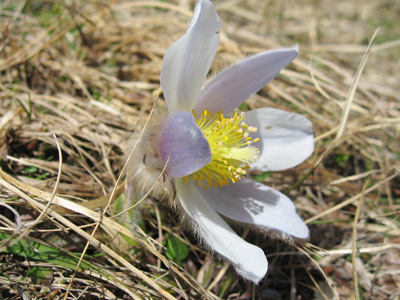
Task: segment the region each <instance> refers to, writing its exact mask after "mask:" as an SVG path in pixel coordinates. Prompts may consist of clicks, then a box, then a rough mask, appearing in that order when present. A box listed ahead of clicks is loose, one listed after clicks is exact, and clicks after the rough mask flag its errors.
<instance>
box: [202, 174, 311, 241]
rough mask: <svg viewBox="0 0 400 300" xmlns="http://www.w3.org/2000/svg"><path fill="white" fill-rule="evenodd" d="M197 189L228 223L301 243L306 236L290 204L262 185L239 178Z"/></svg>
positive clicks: (305, 231)
mask: <svg viewBox="0 0 400 300" xmlns="http://www.w3.org/2000/svg"><path fill="white" fill-rule="evenodd" d="M198 189H199V191H200V193H201V194H202V195H203V197H204V198H205V199H207V202H208V203H209V204H210V205H211V206H212V207H213V208H214V209H215V210H216V211H217V212H219V213H220V214H222V215H224V216H226V217H228V218H229V219H232V220H234V221H239V222H242V223H248V224H252V225H256V226H262V227H267V228H269V229H273V230H277V231H280V232H284V233H286V234H290V235H291V236H294V237H296V238H301V239H305V238H307V237H308V235H309V230H308V228H307V226H306V224H305V223H304V222H303V221H302V220H301V218H300V217H299V216H298V215H297V213H296V208H295V206H294V204H293V202H292V201H291V200H290V199H289V198H288V197H286V196H285V195H284V194H282V193H280V192H278V191H276V190H274V189H272V188H270V187H268V186H266V185H264V184H261V183H259V182H256V181H253V180H250V179H248V178H242V179H241V180H239V181H238V182H236V183H230V184H229V185H224V186H222V187H218V188H211V189H208V190H207V191H204V190H203V189H202V188H200V187H199V188H198Z"/></svg>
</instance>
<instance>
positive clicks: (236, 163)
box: [186, 110, 259, 190]
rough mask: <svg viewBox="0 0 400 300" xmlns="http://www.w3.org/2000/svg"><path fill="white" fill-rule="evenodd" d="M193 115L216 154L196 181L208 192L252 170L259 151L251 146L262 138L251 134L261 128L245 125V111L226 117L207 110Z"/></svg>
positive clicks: (195, 178) (195, 176) (197, 174)
mask: <svg viewBox="0 0 400 300" xmlns="http://www.w3.org/2000/svg"><path fill="white" fill-rule="evenodd" d="M193 116H194V118H195V122H196V124H197V126H199V128H200V129H201V131H202V132H203V134H204V136H205V138H206V139H207V141H208V143H209V146H210V150H211V155H212V159H211V161H210V162H209V163H208V164H207V165H206V166H205V167H203V168H202V169H200V170H199V171H197V172H195V173H193V174H191V175H190V176H192V179H193V181H197V182H198V183H199V185H200V186H203V187H204V189H205V190H207V188H211V187H218V186H222V185H226V184H228V183H229V179H230V180H231V181H232V182H237V181H238V180H240V179H241V178H242V175H244V174H246V169H249V164H250V163H252V162H254V161H255V160H256V159H257V158H258V155H259V149H257V148H256V147H253V146H251V144H252V143H254V142H257V141H259V139H258V138H256V139H253V138H252V137H250V133H252V132H256V131H257V128H256V127H252V126H248V125H247V124H245V122H243V119H244V112H242V113H240V114H238V113H235V115H234V116H233V117H232V118H225V117H224V115H223V114H222V112H218V113H217V114H215V115H211V113H210V112H209V111H207V110H204V111H203V112H202V114H201V115H200V116H199V117H197V116H196V114H195V113H194V112H193ZM188 177H189V176H186V180H188Z"/></svg>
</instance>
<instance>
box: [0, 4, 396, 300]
mask: <svg viewBox="0 0 400 300" xmlns="http://www.w3.org/2000/svg"><path fill="white" fill-rule="evenodd" d="M215 2H216V6H217V10H218V12H219V13H220V17H221V23H222V38H221V44H220V48H219V51H218V54H217V57H216V60H215V61H214V64H213V71H218V70H220V69H222V68H223V67H225V66H227V65H229V64H231V63H232V62H234V61H237V60H238V59H239V58H240V57H243V56H245V55H246V54H248V53H254V52H259V51H262V50H265V49H270V48H277V47H281V46H287V45H292V44H295V43H299V44H300V46H301V54H300V57H299V58H298V59H297V60H296V61H295V62H294V63H293V64H292V65H291V66H290V67H289V68H287V69H285V70H284V71H283V72H282V73H281V75H280V76H279V77H278V78H277V79H276V80H274V81H273V82H272V83H271V84H269V85H268V86H267V87H265V88H264V89H263V90H262V91H260V92H259V93H258V94H257V95H255V96H254V97H252V98H251V99H250V100H249V101H248V102H247V106H246V107H243V109H246V108H256V107H263V106H271V107H278V108H281V109H286V110H289V111H295V112H298V113H302V114H304V115H306V116H307V117H308V118H310V119H311V120H312V122H313V123H314V130H315V136H316V139H315V140H316V149H315V153H314V154H313V156H312V157H311V158H310V159H308V160H307V161H306V162H305V163H303V164H302V165H300V166H299V167H297V168H295V169H292V170H289V171H286V172H281V173H274V174H255V175H256V176H258V177H257V178H258V179H260V178H262V180H263V181H264V182H265V183H266V184H268V185H271V186H273V187H275V188H277V189H280V190H282V191H290V192H289V195H290V197H291V198H292V199H293V200H294V201H295V203H296V206H297V208H298V212H299V213H300V214H301V215H302V217H303V218H304V219H305V220H306V221H307V223H308V224H309V226H310V229H311V238H310V241H309V243H307V244H305V245H299V246H296V247H290V246H287V245H284V244H282V243H280V242H277V241H274V240H269V239H268V240H265V239H264V238H263V237H261V236H257V235H253V234H251V233H250V234H249V233H247V232H244V233H243V234H244V235H246V239H248V240H249V241H252V242H254V243H256V244H257V245H259V246H260V247H263V249H264V250H265V251H266V253H267V256H268V258H269V262H270V269H269V273H268V275H267V276H266V278H265V279H264V280H263V281H262V282H261V284H260V285H259V286H253V285H251V284H250V283H248V282H244V281H243V280H241V279H240V278H238V277H237V276H236V274H235V272H234V270H233V269H232V268H231V267H229V266H228V265H224V264H223V263H221V262H219V261H218V260H217V259H215V258H213V257H212V256H210V255H209V254H208V253H206V252H204V251H203V250H202V249H201V248H199V247H198V245H197V244H196V241H195V240H194V239H193V237H192V236H191V235H190V233H188V232H185V231H183V229H182V228H181V227H180V224H179V220H176V219H175V218H174V214H173V212H171V211H169V210H167V209H166V208H165V206H164V205H163V204H162V203H161V204H160V203H157V201H155V200H152V199H147V200H145V201H143V202H142V203H141V205H140V209H139V208H137V207H136V208H134V209H133V210H130V211H128V212H125V213H124V214H122V215H120V216H118V217H115V216H114V215H113V214H114V213H116V212H118V211H121V210H122V209H121V203H122V202H123V200H124V194H123V192H124V186H123V177H122V178H120V179H118V178H119V176H120V175H121V170H122V167H123V165H124V157H126V154H127V153H126V152H127V148H126V145H125V144H124V141H126V140H127V139H128V138H129V137H130V135H131V133H132V132H133V131H135V130H140V129H141V128H142V127H143V124H144V121H145V120H146V117H147V116H148V115H149V112H150V110H151V107H152V105H153V103H154V101H155V99H156V97H157V94H158V92H159V79H160V77H159V76H160V71H161V62H162V56H163V53H164V52H165V50H166V49H167V48H168V46H169V45H171V43H172V42H173V41H175V40H176V39H177V38H178V37H179V36H181V35H182V34H183V33H184V32H185V29H186V26H187V22H188V20H189V19H190V15H191V11H192V8H193V3H192V1H187V0H180V1H179V2H178V1H176V2H173V3H169V2H161V1H126V2H123V1H105V0H95V1H84V0H75V1H65V2H64V1H59V2H55V1H22V0H20V1H12V0H8V1H7V0H5V1H3V2H1V3H0V5H1V10H0V24H1V26H0V28H1V31H0V97H1V102H0V117H1V118H0V154H1V157H0V163H1V169H2V170H1V171H0V172H1V173H0V189H1V190H0V191H1V192H0V197H1V198H0V236H1V240H0V251H1V253H0V299H21V298H22V297H25V298H24V299H50V298H54V299H78V298H79V299H115V298H118V299H121V298H124V299H130V298H133V299H160V298H161V299H164V298H165V299H218V298H224V299H399V296H400V271H399V269H400V238H399V236H400V225H399V224H400V223H399V208H400V184H399V183H400V180H399V176H398V175H399V172H400V164H399V161H400V142H399V141H400V134H399V131H400V101H399V100H400V93H399V86H400V80H399V78H400V68H399V57H400V55H399V54H400V39H399V37H398V36H396V34H398V32H400V24H399V23H398V15H399V14H400V4H399V2H398V1H390V0H379V1H372V0H364V1H357V2H348V1H339V2H337V1H332V0H330V1H329V0H325V1H320V2H315V1H310V0H308V1H302V2H300V1H289V0H286V1H264V2H261V4H260V1H256V0H249V1H241V0H232V1H225V2H223V1H215ZM378 26H380V27H381V29H380V31H379V33H378V35H377V37H376V40H375V43H374V45H373V47H372V48H371V51H370V52H369V57H368V60H367V61H366V64H365V67H364V69H363V72H362V73H358V75H359V76H358V75H357V76H356V74H357V69H359V66H360V64H361V61H362V58H363V56H364V54H365V53H366V51H367V46H368V43H369V41H370V40H371V38H372V36H373V33H374V32H375V30H376V29H377V27H378ZM164 107H165V105H164V103H163V101H162V100H161V101H160V102H159V103H158V104H157V107H156V109H159V110H162V109H164ZM131 147H132V145H131ZM305 175H308V176H305ZM122 176H123V174H122ZM300 179H302V180H300ZM299 180H300V181H299ZM296 182H298V184H295V183H296ZM111 195H113V197H111ZM114 199H117V200H115V201H114ZM115 203H117V204H118V203H119V206H116V204H115ZM138 216H140V222H139V221H137V222H136V223H137V224H138V225H140V227H136V225H135V224H132V223H131V222H128V221H129V220H131V219H132V218H136V220H139V217H138ZM124 218H125V220H126V221H125V222H124ZM121 224H122V225H121ZM133 229H134V230H133ZM171 237H178V238H179V239H180V240H181V241H183V242H184V243H185V244H186V245H187V247H188V249H189V255H188V256H187V257H185V258H184V260H183V261H182V262H181V266H179V265H178V264H176V263H174V262H171V261H170V260H169V259H168V258H167V257H166V245H168V241H169V240H171Z"/></svg>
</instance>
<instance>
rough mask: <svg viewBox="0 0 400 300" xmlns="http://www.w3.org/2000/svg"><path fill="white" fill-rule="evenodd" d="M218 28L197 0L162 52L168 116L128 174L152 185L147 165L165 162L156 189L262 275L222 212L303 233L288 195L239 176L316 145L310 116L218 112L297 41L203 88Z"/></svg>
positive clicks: (251, 89)
mask: <svg viewBox="0 0 400 300" xmlns="http://www.w3.org/2000/svg"><path fill="white" fill-rule="evenodd" d="M219 30H220V23H219V18H218V15H217V12H216V10H215V8H214V6H213V4H212V2H211V1H209V0H199V1H198V3H197V5H196V8H195V10H194V14H193V18H192V20H191V23H190V26H189V28H188V30H187V32H186V34H185V35H184V36H182V37H181V38H180V39H179V40H178V41H176V42H175V43H174V44H173V45H172V46H171V47H170V48H169V49H168V50H167V52H166V54H165V56H164V60H163V65H162V73H161V86H162V89H163V93H164V96H165V100H166V102H167V105H168V110H169V115H168V116H167V117H166V118H165V119H163V120H161V121H159V122H158V123H156V124H155V125H152V126H150V129H149V128H148V131H149V133H148V134H147V135H146V136H144V138H143V143H142V148H141V150H138V155H137V159H136V160H135V159H134V164H133V167H134V168H136V170H135V173H134V175H133V176H132V178H133V180H134V181H136V183H137V184H140V185H142V187H146V188H148V187H149V186H151V184H149V182H151V179H153V181H152V182H154V180H155V178H157V176H154V175H149V176H147V177H146V178H145V176H144V175H142V174H144V173H145V169H150V170H153V171H155V173H154V174H160V171H161V170H162V168H163V166H164V165H165V163H166V162H167V161H168V164H167V168H166V173H165V174H164V175H163V180H162V182H164V185H162V184H161V185H160V188H159V189H158V190H159V191H160V192H158V193H156V195H161V194H163V192H165V193H167V194H168V193H169V194H170V195H169V196H170V197H173V198H175V196H176V202H177V203H176V204H177V206H178V207H181V208H182V209H183V211H184V212H185V213H186V218H187V219H189V221H190V223H191V225H192V226H193V227H194V229H195V231H196V233H197V234H198V235H199V236H200V238H201V240H202V241H203V243H205V244H206V245H207V246H208V247H209V248H210V249H212V250H213V251H215V252H217V253H218V254H219V255H220V256H222V257H223V258H225V259H227V260H228V261H230V262H231V264H232V265H233V266H234V267H235V269H236V271H237V272H238V274H240V275H241V276H242V277H244V278H245V279H248V280H251V281H253V282H254V283H258V282H259V281H260V280H261V279H262V278H263V277H264V275H265V274H266V272H267V270H268V262H267V259H266V257H265V255H264V252H263V251H262V250H261V249H260V248H259V247H256V246H254V245H252V244H250V243H248V242H246V241H244V240H243V239H242V238H241V237H239V236H238V235H237V234H236V233H235V232H234V231H233V230H232V229H231V228H230V226H229V225H228V224H227V223H226V222H225V220H224V219H223V218H222V217H221V216H220V215H222V216H224V217H226V218H227V219H231V220H233V221H236V222H240V223H245V224H249V225H251V226H253V227H254V226H255V227H258V228H260V229H261V230H263V231H265V232H266V231H273V232H278V233H280V234H281V236H292V237H295V238H300V239H305V238H307V237H308V235H309V231H308V228H307V226H306V225H305V224H304V222H303V221H302V220H301V218H300V217H299V216H298V215H297V214H296V211H295V206H294V205H293V203H292V202H291V200H290V199H289V198H287V197H286V196H285V195H283V194H281V193H280V192H278V191H276V190H274V189H272V188H270V187H268V186H265V185H263V184H260V183H258V182H255V181H253V180H251V179H248V178H246V177H244V176H243V175H244V174H246V170H247V169H248V168H249V167H250V168H252V169H257V170H262V171H278V170H283V169H287V168H290V167H293V166H296V165H298V164H299V163H301V162H302V161H303V160H304V159H306V158H307V157H308V156H309V155H310V154H311V153H312V151H313V147H314V143H313V133H312V124H311V123H310V122H309V121H308V120H307V119H306V118H305V117H303V116H301V115H298V114H294V113H288V112H285V111H282V110H278V109H273V108H261V109H256V110H253V111H250V112H246V114H245V115H244V113H242V114H235V115H233V116H232V117H230V118H226V117H225V116H224V115H227V114H230V113H231V112H232V110H233V109H234V108H235V107H237V106H238V105H240V104H241V103H243V102H244V101H245V100H246V99H247V98H248V97H250V96H251V95H253V94H254V93H255V92H257V91H258V90H259V89H261V88H262V87H263V86H264V85H265V84H267V83H268V82H269V81H270V80H272V79H273V78H274V77H275V76H276V75H277V74H278V73H279V72H280V70H281V69H282V68H284V67H285V66H286V65H288V64H289V63H290V62H291V61H292V60H293V59H295V58H296V56H297V54H298V49H297V48H296V47H294V48H283V49H278V50H274V51H268V52H263V53H260V54H257V55H254V56H251V57H248V58H246V59H245V60H243V61H241V62H239V63H237V64H235V65H233V66H232V67H230V68H228V69H227V70H225V71H223V72H222V73H220V74H219V75H217V76H216V77H215V78H214V79H213V80H212V81H211V82H210V83H208V84H207V85H206V86H205V87H204V88H202V86H203V84H204V81H205V79H206V77H207V73H208V71H209V69H210V66H211V63H212V60H213V59H214V56H215V54H216V51H217V47H218V43H219ZM172 194H173V196H172ZM175 194H176V195H175Z"/></svg>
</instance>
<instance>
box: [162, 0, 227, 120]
mask: <svg viewBox="0 0 400 300" xmlns="http://www.w3.org/2000/svg"><path fill="white" fill-rule="evenodd" d="M220 28H221V25H220V22H219V17H218V14H217V12H216V10H215V7H214V5H213V4H212V2H211V1H209V0H200V1H198V2H197V5H196V7H195V10H194V13H193V18H192V21H191V23H190V26H189V28H188V30H187V32H186V33H185V35H184V36H182V37H181V38H180V39H179V40H178V41H176V42H175V43H174V44H173V45H172V46H171V47H170V48H169V49H168V50H167V52H166V53H165V56H164V59H163V63H162V71H161V87H162V89H163V93H164V96H165V100H166V102H167V105H168V109H169V111H170V112H172V113H173V112H177V111H183V110H184V111H190V112H191V111H192V110H193V107H194V105H195V102H196V101H197V98H198V96H199V93H200V90H201V87H202V86H203V84H204V81H205V79H206V76H207V73H208V71H209V69H210V66H211V63H212V61H213V59H214V56H215V53H216V52H217V48H218V43H219V30H220Z"/></svg>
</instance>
